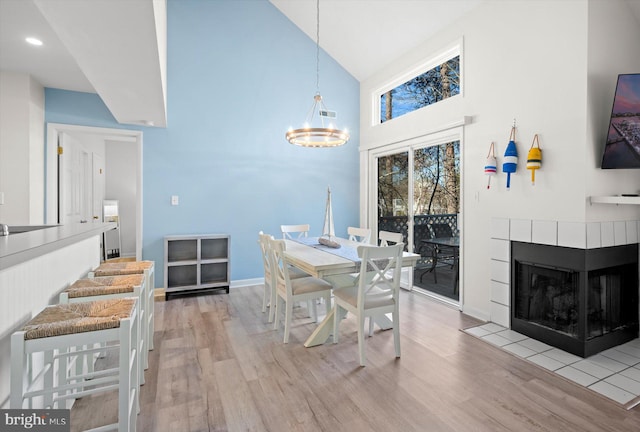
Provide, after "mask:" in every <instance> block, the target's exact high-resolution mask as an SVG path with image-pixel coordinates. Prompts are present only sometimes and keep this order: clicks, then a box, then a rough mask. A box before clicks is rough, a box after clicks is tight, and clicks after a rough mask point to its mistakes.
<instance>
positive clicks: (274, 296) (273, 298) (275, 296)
mask: <svg viewBox="0 0 640 432" xmlns="http://www.w3.org/2000/svg"><path fill="white" fill-rule="evenodd" d="M269 292H270V293H271V294H270V295H271V306H269V322H273V319H274V317H275V313H276V303H277V302H278V293H277V292H276V289H275V287H272V286H269Z"/></svg>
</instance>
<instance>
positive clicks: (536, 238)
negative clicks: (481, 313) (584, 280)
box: [490, 218, 640, 328]
mask: <svg viewBox="0 0 640 432" xmlns="http://www.w3.org/2000/svg"><path fill="white" fill-rule="evenodd" d="M511 241H518V242H525V243H538V244H545V245H552V246H563V247H570V248H577V249H596V248H601V247H610V246H618V245H625V244H634V243H640V221H612V222H588V223H580V222H560V221H539V220H530V219H506V218H493V219H492V220H491V250H490V256H491V322H493V323H495V324H498V325H500V326H502V327H506V328H509V321H510V318H509V317H510V314H509V307H510V293H511V273H510V266H511V264H510V263H511V248H510V245H511Z"/></svg>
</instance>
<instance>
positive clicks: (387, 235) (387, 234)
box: [378, 231, 402, 246]
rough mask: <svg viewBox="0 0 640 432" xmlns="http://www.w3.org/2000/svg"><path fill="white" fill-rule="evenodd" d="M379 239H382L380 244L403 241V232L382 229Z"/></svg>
mask: <svg viewBox="0 0 640 432" xmlns="http://www.w3.org/2000/svg"><path fill="white" fill-rule="evenodd" d="M378 239H379V240H380V246H389V242H392V243H394V244H395V243H401V242H402V233H396V232H391V231H380V233H379V234H378Z"/></svg>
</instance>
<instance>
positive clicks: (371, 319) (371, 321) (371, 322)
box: [369, 316, 373, 337]
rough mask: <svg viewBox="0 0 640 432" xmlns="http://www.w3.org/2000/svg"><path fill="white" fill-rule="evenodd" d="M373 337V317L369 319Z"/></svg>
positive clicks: (370, 331)
mask: <svg viewBox="0 0 640 432" xmlns="http://www.w3.org/2000/svg"><path fill="white" fill-rule="evenodd" d="M371 336H373V317H372V316H370V317H369V337H371Z"/></svg>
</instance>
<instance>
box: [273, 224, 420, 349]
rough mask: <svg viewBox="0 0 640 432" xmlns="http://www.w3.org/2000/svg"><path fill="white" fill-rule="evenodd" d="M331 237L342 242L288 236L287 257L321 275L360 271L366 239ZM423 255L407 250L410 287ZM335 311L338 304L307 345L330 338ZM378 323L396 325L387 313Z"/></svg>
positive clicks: (405, 261)
mask: <svg viewBox="0 0 640 432" xmlns="http://www.w3.org/2000/svg"><path fill="white" fill-rule="evenodd" d="M331 240H332V241H335V242H337V243H339V244H340V247H339V248H331V247H329V246H326V245H323V244H320V243H319V242H318V237H302V238H299V239H293V240H285V243H286V252H285V256H286V258H287V261H288V262H289V264H291V265H293V266H295V267H297V268H299V269H300V270H302V271H304V272H305V273H307V274H309V275H311V276H313V277H317V278H320V279H323V278H326V277H327V276H332V275H338V274H352V273H358V272H359V271H360V270H359V269H360V259H359V258H358V252H357V250H358V246H363V243H358V242H355V241H350V240H347V239H343V238H340V237H333V236H332V237H331ZM419 258H420V255H419V254H415V253H412V252H403V255H402V267H403V268H410V271H409V287H411V285H412V284H413V267H414V266H415V265H416V262H417V261H418V259H419ZM334 313H335V308H332V309H331V312H330V313H329V314H327V316H326V317H325V318H324V319H323V320H322V321H321V322H320V324H318V326H317V327H316V329H315V330H314V331H313V333H311V335H310V336H309V337H308V338H307V340H306V341H305V342H304V346H305V347H307V348H308V347H312V346H317V345H322V344H324V343H325V342H326V341H327V339H329V336H331V333H332V331H333V317H334ZM375 323H376V324H377V325H378V326H379V327H380V328H382V329H385V330H386V329H390V328H392V326H393V323H392V321H391V320H390V319H388V318H387V317H386V316H381V317H377V318H376V319H375Z"/></svg>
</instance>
